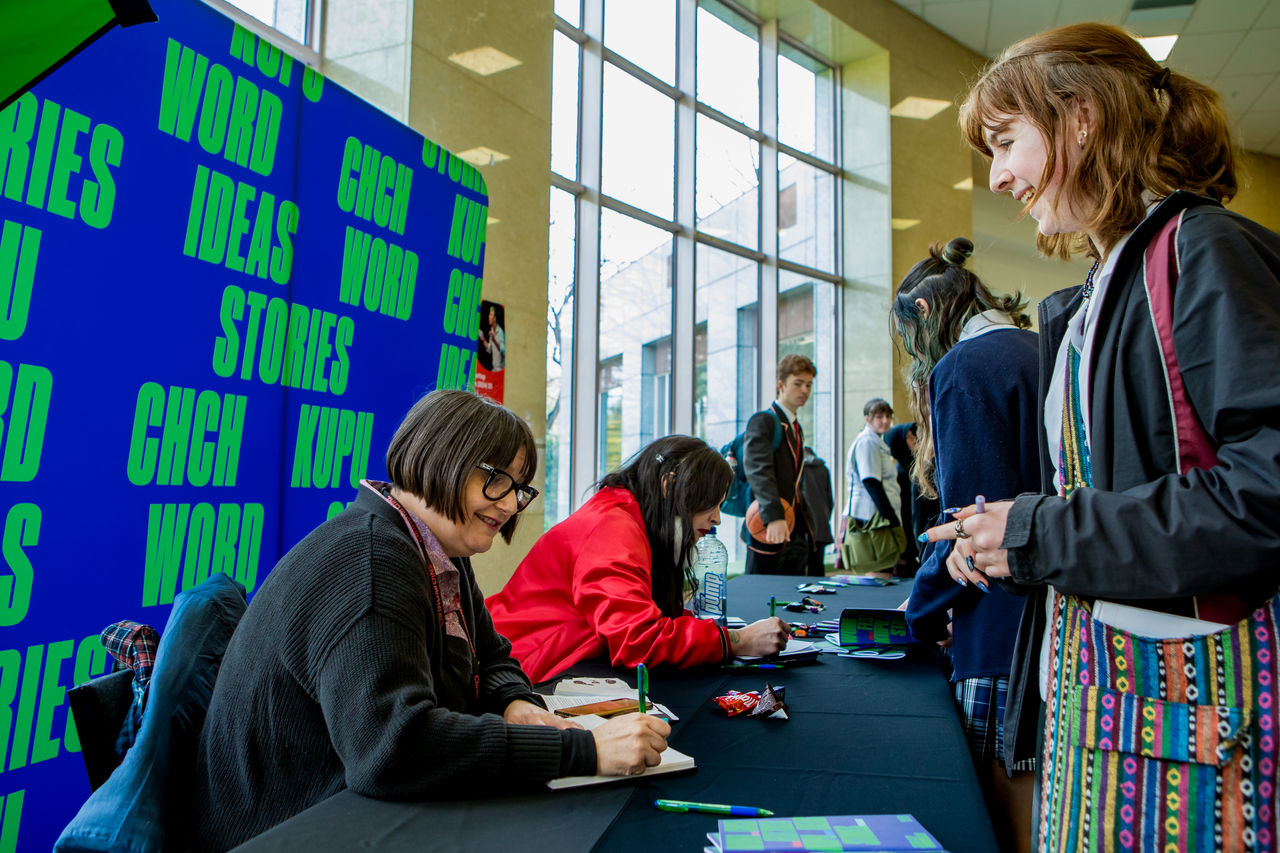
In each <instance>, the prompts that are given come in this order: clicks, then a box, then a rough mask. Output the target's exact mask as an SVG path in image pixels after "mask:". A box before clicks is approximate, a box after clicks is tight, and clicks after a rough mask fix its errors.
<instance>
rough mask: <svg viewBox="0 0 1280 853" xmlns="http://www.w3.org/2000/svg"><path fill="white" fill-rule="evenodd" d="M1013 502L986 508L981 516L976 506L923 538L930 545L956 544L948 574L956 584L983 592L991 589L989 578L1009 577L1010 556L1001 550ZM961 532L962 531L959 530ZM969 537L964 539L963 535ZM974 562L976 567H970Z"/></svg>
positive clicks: (950, 555)
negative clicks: (983, 589)
mask: <svg viewBox="0 0 1280 853" xmlns="http://www.w3.org/2000/svg"><path fill="white" fill-rule="evenodd" d="M1011 506H1013V501H996V502H993V503H988V504H986V511H985V512H978V507H977V505H976V504H971V505H969V506H967V507H964V508H963V509H960V510H958V511H956V512H954V513H952V515H953V516H954V517H955V519H956V520H955V521H954V522H947V523H946V524H939V525H938V526H937V527H930V528H929V529H928V530H926V531H925V532H924V534H923V538H924V539H925V541H927V542H941V541H944V540H951V541H954V542H955V543H956V544H955V546H954V547H952V549H951V553H950V554H949V555H948V556H947V572H948V573H949V574H950V575H951V577H952V579H953V580H955V581H956V583H971V584H973V585H974V586H978V587H979V588H981V587H984V586H989V582H988V578H1007V577H1009V574H1010V572H1009V552H1008V551H1006V550H1005V549H1004V548H1001V547H1000V543H1001V542H1003V541H1004V527H1005V521H1006V520H1007V519H1008V516H1009V508H1010V507H1011ZM957 528H958V529H957ZM961 533H963V534H965V535H964V536H960V535H959V534H961ZM970 560H972V565H970Z"/></svg>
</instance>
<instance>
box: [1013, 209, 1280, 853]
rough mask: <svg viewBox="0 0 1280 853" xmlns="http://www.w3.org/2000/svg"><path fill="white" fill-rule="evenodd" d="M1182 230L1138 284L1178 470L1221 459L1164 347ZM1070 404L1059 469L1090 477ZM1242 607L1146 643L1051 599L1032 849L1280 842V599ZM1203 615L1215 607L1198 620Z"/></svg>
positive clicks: (1155, 249)
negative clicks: (1160, 362) (1183, 634)
mask: <svg viewBox="0 0 1280 853" xmlns="http://www.w3.org/2000/svg"><path fill="white" fill-rule="evenodd" d="M1180 225H1181V216H1178V217H1175V218H1174V219H1173V220H1171V221H1170V222H1169V223H1168V224H1167V225H1166V226H1165V227H1164V229H1162V231H1161V232H1160V234H1159V235H1158V236H1157V237H1156V239H1155V240H1153V241H1152V243H1151V244H1150V246H1148V248H1147V250H1146V257H1145V260H1146V267H1145V271H1144V273H1145V274H1144V279H1145V286H1146V289H1147V297H1148V299H1147V301H1148V304H1149V305H1150V308H1151V312H1152V322H1153V326H1154V328H1155V329H1156V333H1157V340H1158V343H1159V345H1160V347H1161V350H1162V353H1163V356H1164V362H1165V376H1166V380H1167V381H1166V388H1167V389H1168V392H1169V404H1170V408H1171V410H1172V413H1173V416H1174V424H1175V426H1174V429H1175V432H1176V441H1177V445H1176V446H1177V450H1178V469H1179V471H1180V472H1181V473H1184V474H1185V473H1186V472H1187V471H1189V470H1191V469H1192V468H1208V467H1211V466H1212V465H1214V464H1216V462H1217V456H1216V453H1215V450H1214V447H1213V445H1212V443H1211V442H1210V440H1209V437H1208V436H1207V435H1206V434H1205V432H1204V430H1203V428H1202V427H1201V426H1200V423H1199V420H1198V419H1197V417H1196V414H1195V410H1194V409H1193V407H1192V405H1191V402H1190V400H1189V398H1188V396H1187V393H1186V389H1185V386H1184V385H1183V381H1182V374H1181V371H1180V369H1179V367H1178V362H1177V355H1176V353H1175V351H1174V348H1173V336H1172V331H1171V329H1172V301H1173V299H1172V297H1173V289H1174V286H1175V284H1176V281H1177V273H1178V263H1177V254H1176V251H1177V239H1176V237H1177V229H1178V227H1180ZM1069 381H1070V380H1069ZM1069 390H1070V389H1069ZM1069 402H1070V403H1071V405H1070V406H1064V424H1063V431H1064V437H1063V444H1064V446H1068V447H1070V446H1078V447H1080V448H1082V452H1081V453H1079V454H1077V458H1076V459H1074V460H1068V463H1069V464H1068V465H1063V466H1062V467H1063V468H1064V470H1068V471H1069V472H1070V474H1071V476H1074V477H1080V476H1081V474H1083V477H1082V479H1083V482H1081V483H1080V485H1088V484H1089V480H1091V479H1092V478H1091V477H1090V476H1088V475H1089V473H1091V472H1090V470H1089V466H1088V455H1087V454H1088V450H1087V447H1085V446H1084V443H1083V441H1082V440H1081V439H1082V433H1083V430H1082V429H1081V428H1080V417H1079V414H1080V412H1079V406H1078V398H1076V399H1074V400H1069ZM1072 408H1074V411H1070V409H1072ZM1071 439H1075V441H1074V442H1072V441H1071ZM1239 604H1240V602H1239V600H1238V599H1234V605H1233V597H1231V596H1212V597H1204V598H1201V599H1200V600H1199V601H1198V605H1199V608H1200V609H1199V610H1198V612H1199V613H1200V614H1202V618H1207V619H1215V618H1216V621H1219V622H1226V623H1230V622H1235V624H1234V625H1231V627H1229V628H1227V629H1225V630H1221V631H1218V632H1217V633H1213V634H1207V635H1204V636H1199V637H1187V638H1179V639H1151V638H1147V637H1141V636H1137V635H1134V634H1131V633H1129V632H1126V631H1123V630H1120V629H1117V628H1114V627H1111V626H1109V625H1105V624H1103V623H1102V622H1100V621H1097V620H1095V619H1094V618H1093V614H1092V611H1091V608H1090V605H1089V604H1088V603H1087V602H1086V601H1084V600H1082V599H1080V598H1077V597H1075V596H1063V595H1059V596H1057V597H1056V601H1055V605H1054V611H1053V624H1052V630H1051V639H1050V644H1051V645H1050V650H1049V662H1050V672H1051V673H1052V675H1051V678H1050V683H1049V693H1048V697H1049V700H1048V706H1047V708H1046V712H1045V730H1044V750H1043V753H1042V756H1041V765H1040V766H1041V797H1040V823H1039V826H1038V828H1037V833H1038V836H1037V842H1038V843H1037V847H1038V848H1039V849H1040V850H1056V851H1073V853H1074V851H1094V850H1143V851H1171V853H1182V851H1218V850H1222V851H1236V850H1241V851H1243V850H1256V851H1275V850H1277V849H1278V847H1277V837H1276V834H1277V819H1278V817H1280V816H1278V814H1277V804H1278V802H1280V801H1278V799H1277V798H1278V796H1280V791H1278V790H1277V768H1278V767H1280V730H1278V729H1277V716H1276V714H1277V708H1278V706H1280V689H1278V688H1280V671H1278V670H1277V665H1278V663H1280V661H1278V658H1280V644H1278V643H1277V633H1276V632H1277V627H1276V626H1277V623H1278V622H1280V597H1275V598H1272V599H1271V600H1270V601H1268V602H1267V603H1266V604H1264V605H1263V606H1261V607H1259V608H1258V609H1256V610H1254V611H1253V613H1252V614H1250V615H1248V616H1245V617H1244V618H1243V619H1240V621H1238V622H1237V621H1236V619H1238V618H1239V617H1240V615H1241V614H1242V610H1243V608H1241V607H1239V606H1238V605H1239ZM1210 610H1212V611H1214V612H1216V614H1218V615H1217V616H1214V615H1205V614H1206V613H1207V612H1208V611H1210ZM1233 610H1234V614H1233V615H1231V616H1230V617H1229V618H1222V616H1221V614H1223V613H1229V612H1232V611H1233Z"/></svg>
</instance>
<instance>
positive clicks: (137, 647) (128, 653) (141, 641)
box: [101, 619, 160, 758]
mask: <svg viewBox="0 0 1280 853" xmlns="http://www.w3.org/2000/svg"><path fill="white" fill-rule="evenodd" d="M101 639H102V647H103V648H104V649H106V650H107V651H108V652H110V653H111V656H112V657H113V658H115V659H116V667H115V668H116V669H118V670H119V669H131V670H133V704H132V705H130V706H129V713H128V714H126V715H125V718H124V725H123V726H121V727H120V736H119V737H118V738H116V753H117V754H118V755H119V756H120V757H121V758H124V754H125V753H126V752H128V751H129V747H131V746H133V742H134V740H136V739H137V737H138V729H139V728H140V727H141V726H142V712H143V711H144V710H145V709H146V706H147V685H148V684H150V683H151V671H152V670H153V669H155V665H156V649H157V647H159V645H160V634H159V633H157V631H156V629H155V628H152V627H151V626H150V625H140V624H138V623H137V622H130V621H129V620H128V619H124V620H121V621H119V622H113V623H112V624H110V625H108V626H107V627H106V628H104V629H102V634H101Z"/></svg>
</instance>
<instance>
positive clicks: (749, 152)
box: [695, 115, 760, 249]
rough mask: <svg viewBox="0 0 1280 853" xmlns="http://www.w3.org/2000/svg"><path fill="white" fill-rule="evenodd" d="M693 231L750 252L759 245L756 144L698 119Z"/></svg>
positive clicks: (729, 129) (714, 121)
mask: <svg viewBox="0 0 1280 853" xmlns="http://www.w3.org/2000/svg"><path fill="white" fill-rule="evenodd" d="M697 140H698V144H697V149H698V151H697V165H696V167H695V168H696V173H697V201H696V205H695V206H696V209H697V227H698V230H699V231H704V232H706V233H707V234H711V235H712V236H714V237H720V238H721V239H724V240H731V241H733V242H734V243H738V244H740V245H743V246H746V247H748V248H751V249H754V248H757V247H758V246H759V245H760V240H759V234H760V143H758V142H756V141H755V140H754V139H752V138H751V137H749V136H745V135H743V134H741V133H738V132H737V131H736V130H733V129H732V128H729V127H725V126H724V125H723V124H721V123H720V122H718V121H716V120H715V119H712V118H707V117H706V116H701V115H700V116H698V130H697Z"/></svg>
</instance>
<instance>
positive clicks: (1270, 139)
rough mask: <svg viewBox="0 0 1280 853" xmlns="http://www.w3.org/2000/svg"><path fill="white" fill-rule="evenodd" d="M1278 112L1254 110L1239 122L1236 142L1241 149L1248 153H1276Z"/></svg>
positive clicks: (1279, 121)
mask: <svg viewBox="0 0 1280 853" xmlns="http://www.w3.org/2000/svg"><path fill="white" fill-rule="evenodd" d="M1277 127H1280V110H1256V111H1254V112H1252V113H1250V114H1249V117H1248V118H1247V119H1245V120H1243V121H1241V122H1240V125H1239V138H1238V139H1237V140H1236V142H1237V144H1239V145H1240V147H1241V148H1247V149H1249V150H1250V151H1265V152H1267V153H1269V154H1275V153H1278V152H1277V151H1276V150H1275V148H1276V147H1277V145H1280V133H1277V132H1276V128H1277Z"/></svg>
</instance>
